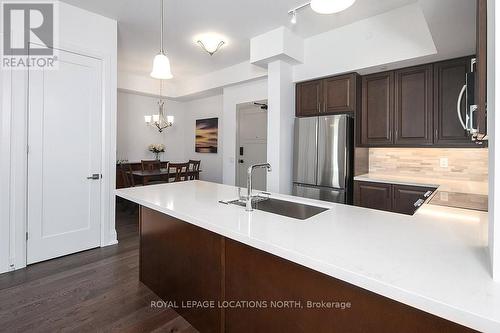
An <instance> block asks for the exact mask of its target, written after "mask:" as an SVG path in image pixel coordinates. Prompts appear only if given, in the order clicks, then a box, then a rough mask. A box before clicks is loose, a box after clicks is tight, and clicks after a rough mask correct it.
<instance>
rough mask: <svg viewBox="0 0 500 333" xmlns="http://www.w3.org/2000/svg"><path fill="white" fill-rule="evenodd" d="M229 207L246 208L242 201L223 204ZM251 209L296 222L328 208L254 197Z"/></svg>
mask: <svg viewBox="0 0 500 333" xmlns="http://www.w3.org/2000/svg"><path fill="white" fill-rule="evenodd" d="M223 203H226V204H230V205H237V206H241V207H245V206H246V202H245V201H244V200H240V199H237V200H232V201H228V202H223ZM252 207H253V209H256V210H261V211H264V212H268V213H272V214H277V215H281V216H286V217H291V218H294V219H298V220H307V219H309V218H311V217H313V216H315V215H318V214H320V213H322V212H325V211H327V210H328V208H323V207H317V206H311V205H305V204H301V203H297V202H292V201H285V200H279V199H274V198H270V197H263V196H256V197H253V198H252Z"/></svg>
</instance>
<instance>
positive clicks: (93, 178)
mask: <svg viewBox="0 0 500 333" xmlns="http://www.w3.org/2000/svg"><path fill="white" fill-rule="evenodd" d="M87 179H88V180H99V179H101V175H100V174H98V173H94V174H93V175H92V176H89V177H87Z"/></svg>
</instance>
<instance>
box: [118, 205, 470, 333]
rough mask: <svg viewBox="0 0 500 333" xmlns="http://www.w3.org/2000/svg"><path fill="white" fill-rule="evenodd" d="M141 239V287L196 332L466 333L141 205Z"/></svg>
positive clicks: (440, 319) (440, 320)
mask: <svg viewBox="0 0 500 333" xmlns="http://www.w3.org/2000/svg"><path fill="white" fill-rule="evenodd" d="M140 237H141V238H140V252H139V274H140V275H139V278H140V280H141V282H142V283H144V284H145V285H146V286H147V287H148V288H150V289H151V290H152V291H153V292H154V293H155V294H156V295H157V296H158V297H159V299H162V300H163V301H165V302H167V303H166V304H167V305H170V306H172V307H173V308H174V310H175V311H176V312H178V313H179V314H180V315H182V317H184V318H185V319H186V320H187V321H188V322H189V323H190V324H191V325H192V326H193V327H194V328H195V329H196V330H197V331H199V332H204V333H205V332H207V333H210V332H212V333H215V332H217V333H219V332H221V333H222V332H227V333H233V332H238V333H240V332H241V333H247V332H248V333H251V332H296V333H306V332H307V333H309V332H353V333H357V332H359V333H361V332H429V333H433V332H471V330H469V329H467V328H465V327H462V326H460V325H458V324H456V323H453V322H450V321H447V320H445V319H443V318H439V317H436V316H434V315H431V314H429V313H426V312H424V311H421V310H418V309H416V308H412V307H410V306H408V305H405V304H403V303H399V302H397V301H394V300H391V299H389V298H386V297H384V296H381V295H378V294H375V293H373V292H370V291H368V290H365V289H363V288H360V287H357V286H355V285H352V284H349V283H346V282H344V281H341V280H339V279H336V278H334V277H331V276H327V275H324V274H322V273H319V272H317V271H314V270H311V269H309V268H306V267H304V266H301V265H298V264H296V263H293V262H291V261H288V260H285V259H283V258H280V257H276V256H274V255H272V254H270V253H267V252H263V251H260V250H258V249H256V248H253V247H250V246H247V245H244V244H242V243H239V242H236V241H234V240H231V239H229V238H226V237H223V236H221V235H218V234H216V233H213V232H210V231H208V230H205V229H203V228H200V227H197V226H195V225H193V224H190V223H188V222H184V221H182V220H179V219H177V218H174V217H172V216H169V215H166V214H162V213H160V212H157V211H154V210H151V209H149V208H146V207H141V210H140ZM117 274H118V272H117ZM132 282H133V281H132ZM159 299H158V300H159ZM327 304H329V305H327ZM160 314H161V313H160ZM154 322H155V318H154V317H152V319H151V324H154ZM136 331H137V330H136ZM174 331H175V330H171V332H174Z"/></svg>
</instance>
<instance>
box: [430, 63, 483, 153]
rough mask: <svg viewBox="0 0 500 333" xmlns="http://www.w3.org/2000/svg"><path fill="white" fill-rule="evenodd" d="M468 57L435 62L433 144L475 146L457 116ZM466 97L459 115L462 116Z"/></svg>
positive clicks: (467, 68) (469, 64)
mask: <svg viewBox="0 0 500 333" xmlns="http://www.w3.org/2000/svg"><path fill="white" fill-rule="evenodd" d="M470 67H471V58H470V57H467V58H460V59H454V60H449V61H443V62H439V63H437V64H435V65H434V128H435V133H434V143H435V144H436V145H439V146H460V147H461V146H476V144H474V143H473V142H472V141H471V140H470V139H469V137H468V135H467V132H466V131H465V130H464V128H463V127H462V125H461V124H460V121H459V120H458V116H457V102H458V97H459V95H460V91H461V90H462V87H463V86H464V85H465V75H466V74H467V73H468V72H469V71H470ZM465 107H466V106H465V98H464V99H462V105H461V108H462V115H463V117H464V119H465Z"/></svg>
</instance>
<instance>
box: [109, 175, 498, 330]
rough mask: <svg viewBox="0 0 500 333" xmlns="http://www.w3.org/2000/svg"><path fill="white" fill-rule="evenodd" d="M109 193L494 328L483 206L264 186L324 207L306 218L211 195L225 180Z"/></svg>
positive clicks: (230, 192) (231, 192) (227, 194)
mask: <svg viewBox="0 0 500 333" xmlns="http://www.w3.org/2000/svg"><path fill="white" fill-rule="evenodd" d="M116 193H117V195H118V196H120V197H123V198H125V199H128V200H131V201H133V202H136V203H138V204H140V205H143V206H145V207H148V208H151V209H154V210H157V211H159V212H162V213H165V214H168V215H170V216H173V217H175V218H178V219H180V220H183V221H186V222H188V223H191V224H193V225H196V226H199V227H201V228H203V229H206V230H209V231H212V232H215V233H218V234H220V235H222V236H225V237H228V238H230V239H233V240H236V241H238V242H241V243H243V244H247V245H249V246H252V247H254V248H257V249H260V250H263V251H266V252H268V253H271V254H274V255H276V256H279V257H282V258H284V259H287V260H290V261H292V262H295V263H298V264H300V265H303V266H306V267H308V268H311V269H313V270H316V271H319V272H322V273H324V274H326V275H329V276H332V277H334V278H337V279H340V280H343V281H346V282H348V283H351V284H353V285H356V286H359V287H361V288H364V289H367V290H370V291H372V292H374V293H377V294H380V295H383V296H386V297H388V298H391V299H394V300H396V301H399V302H401V303H405V304H407V305H410V306H412V307H415V308H418V309H421V310H423V311H426V312H429V313H431V314H434V315H437V316H439V317H443V318H446V319H448V320H451V321H454V322H457V323H459V324H462V325H464V326H468V327H471V328H473V329H476V330H479V331H483V332H500V284H498V283H495V282H494V281H493V280H492V278H491V275H490V271H489V267H490V265H489V257H488V255H487V250H486V240H485V237H484V236H485V233H484V231H485V229H484V228H485V224H486V222H487V221H486V219H487V214H485V213H480V212H472V211H462V212H461V213H460V214H457V210H454V209H445V208H440V207H435V208H430V207H429V205H426V206H424V207H422V209H421V210H419V212H418V213H417V214H416V215H415V216H406V215H399V214H394V213H387V212H381V211H376V210H371V209H365V208H360V207H353V206H347V205H340V204H333V203H327V202H322V201H316V200H310V199H304V198H298V197H292V196H284V195H278V194H273V195H272V197H275V198H279V199H284V200H289V201H295V202H300V203H305V204H312V205H316V206H321V207H326V208H329V210H328V211H326V212H323V213H321V214H319V215H316V216H314V217H312V218H310V219H309V220H306V221H300V220H294V219H290V218H287V217H282V216H279V215H274V214H270V213H266V212H262V211H257V210H256V211H253V212H250V213H249V212H246V211H245V210H244V208H242V207H239V206H232V205H224V204H220V203H219V200H230V199H236V198H237V197H238V190H237V188H236V187H233V186H226V185H219V184H214V183H208V182H202V181H191V182H180V183H172V184H161V185H152V186H145V187H135V188H129V189H122V190H117V191H116Z"/></svg>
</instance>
